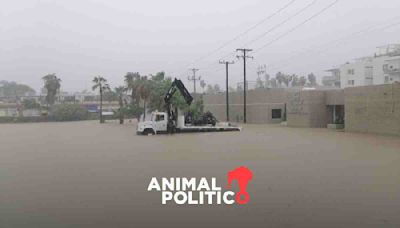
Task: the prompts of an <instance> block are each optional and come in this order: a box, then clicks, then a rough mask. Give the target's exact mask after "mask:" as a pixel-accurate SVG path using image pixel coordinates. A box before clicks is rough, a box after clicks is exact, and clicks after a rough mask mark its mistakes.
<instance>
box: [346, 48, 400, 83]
mask: <svg viewBox="0 0 400 228" xmlns="http://www.w3.org/2000/svg"><path fill="white" fill-rule="evenodd" d="M339 75H340V76H339V77H340V87H341V88H346V87H354V86H367V85H380V84H391V83H394V82H400V44H391V45H386V46H382V47H378V51H377V53H375V55H374V56H370V57H363V58H358V59H356V60H355V61H354V62H351V63H346V64H343V65H342V66H340V67H339Z"/></svg>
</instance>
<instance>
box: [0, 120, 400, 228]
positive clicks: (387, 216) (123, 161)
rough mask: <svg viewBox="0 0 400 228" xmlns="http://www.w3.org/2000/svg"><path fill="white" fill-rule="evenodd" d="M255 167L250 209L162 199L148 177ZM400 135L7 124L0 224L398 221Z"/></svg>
mask: <svg viewBox="0 0 400 228" xmlns="http://www.w3.org/2000/svg"><path fill="white" fill-rule="evenodd" d="M239 166H246V167H248V168H250V169H251V170H252V171H253V174H254V176H253V180H252V181H251V182H250V183H249V185H248V188H247V190H248V192H249V194H250V196H251V200H250V202H249V203H248V204H246V205H237V204H236V205H174V204H169V205H161V200H160V197H161V196H160V194H159V193H158V192H147V187H148V184H149V182H150V179H151V177H207V178H209V177H216V178H217V180H218V181H219V184H220V185H221V186H226V184H227V172H228V171H230V170H232V169H234V168H237V167H239ZM399 214H400V138H399V137H390V136H377V135H367V134H355V133H345V132H336V131H333V130H328V129H298V128H286V127H282V126H279V125H246V126H244V130H243V131H242V132H223V133H192V134H177V135H172V136H171V135H160V136H138V135H136V132H135V124H134V123H128V124H126V125H119V124H117V123H116V122H109V123H106V124H103V125H100V124H98V123H97V122H91V121H90V122H72V123H40V124H38V123H35V124H2V125H0V227H2V228H8V227H12V228H14V227H40V228H45V227H52V228H53V227H96V228H101V227H400V217H399V216H398V215H399Z"/></svg>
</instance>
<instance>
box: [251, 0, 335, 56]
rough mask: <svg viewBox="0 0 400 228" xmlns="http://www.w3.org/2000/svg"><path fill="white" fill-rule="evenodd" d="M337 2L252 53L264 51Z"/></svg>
mask: <svg viewBox="0 0 400 228" xmlns="http://www.w3.org/2000/svg"><path fill="white" fill-rule="evenodd" d="M338 2H339V0H335V1H334V2H333V3H331V4H329V5H328V6H326V7H324V8H323V9H322V10H320V11H318V12H317V13H316V14H313V15H312V16H311V17H309V18H307V19H306V20H305V21H303V22H301V23H300V24H298V25H296V26H295V27H293V28H291V29H290V30H288V31H286V32H285V33H283V34H282V35H280V36H278V37H277V38H276V39H273V40H272V41H270V42H268V43H267V44H265V45H263V46H261V47H259V48H258V49H257V50H256V51H254V53H257V52H259V51H260V50H261V49H264V48H266V47H268V46H270V45H271V44H273V43H275V42H276V41H279V40H280V39H282V38H283V37H285V36H287V35H288V34H290V33H292V32H294V31H296V30H297V29H298V28H300V27H301V26H303V25H304V24H306V23H307V22H309V21H311V20H312V19H314V18H316V17H318V16H319V15H321V14H322V13H323V12H325V11H326V10H328V9H330V8H331V7H333V6H334V5H336V4H337V3H338Z"/></svg>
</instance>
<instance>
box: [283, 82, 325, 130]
mask: <svg viewBox="0 0 400 228" xmlns="http://www.w3.org/2000/svg"><path fill="white" fill-rule="evenodd" d="M325 100H326V92H325V91H321V90H310V91H299V92H290V93H288V95H287V125H288V126H289V127H315V128H324V127H326V126H327V124H328V123H329V122H330V121H331V119H332V118H331V115H332V114H331V113H330V111H329V109H328V107H327V105H326V104H325V102H326V101H325Z"/></svg>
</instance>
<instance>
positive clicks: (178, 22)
mask: <svg viewBox="0 0 400 228" xmlns="http://www.w3.org/2000/svg"><path fill="white" fill-rule="evenodd" d="M291 1H292V0H246V1H244V0H201V1H200V0H196V1H194V0H146V1H137V0H113V1H109V0H64V1H61V0H59V1H56V0H53V1H50V0H42V1H39V0H10V1H8V0H0V3H1V7H0V80H13V81H17V82H20V83H26V84H30V85H32V86H33V87H34V88H35V89H37V90H38V89H39V88H41V86H42V81H41V77H42V76H44V75H46V74H48V73H56V74H57V76H59V77H60V78H61V79H62V90H64V91H70V92H74V91H81V90H83V89H89V88H90V87H91V79H92V78H93V76H95V75H102V76H104V77H106V78H107V79H108V80H109V81H110V84H111V85H112V86H113V87H115V86H118V85H121V84H122V83H123V76H124V74H125V73H126V72H140V73H141V74H142V75H148V74H154V73H156V72H158V71H165V72H166V73H167V75H168V76H171V77H180V78H182V79H185V80H184V82H185V84H187V85H188V87H189V88H190V89H191V88H192V86H191V85H190V86H189V82H188V81H187V76H188V75H189V73H190V72H189V71H188V68H190V67H196V68H199V69H200V71H199V72H198V74H199V75H201V76H202V78H203V79H204V80H205V81H206V83H212V84H214V83H219V84H221V85H223V82H224V80H225V73H224V67H223V66H222V65H219V64H218V60H219V59H221V58H222V57H225V59H226V60H234V54H233V53H232V51H234V50H235V49H236V48H240V47H243V45H244V44H246V43H249V42H250V41H252V40H254V39H255V38H258V37H261V38H260V39H258V40H257V41H256V42H252V43H250V44H249V45H247V46H246V48H253V49H254V50H255V53H254V60H249V63H248V80H252V81H255V80H256V78H257V74H256V68H257V66H258V65H261V64H262V65H263V64H266V65H267V71H268V72H269V73H270V74H272V75H274V74H275V73H276V72H277V71H283V72H286V73H296V74H299V75H306V74H307V73H309V72H314V73H316V74H317V76H318V77H322V76H324V75H326V74H327V73H325V72H324V70H326V69H329V68H331V67H334V66H338V65H340V64H343V63H345V62H346V61H350V60H352V59H354V58H357V57H362V56H364V55H372V54H373V53H374V52H375V48H376V47H377V46H380V45H385V44H388V43H400V24H399V25H393V24H395V23H396V22H398V23H400V15H399V9H400V1H398V0H339V2H338V3H337V4H335V5H334V6H333V7H331V8H329V9H328V10H326V11H325V12H323V13H322V14H320V15H319V16H317V17H315V18H314V19H312V20H310V21H309V22H307V23H306V24H304V25H302V26H299V27H297V25H299V24H301V23H302V22H303V21H305V20H307V19H308V18H310V17H311V16H313V15H314V14H316V13H317V12H319V11H320V10H322V9H323V8H324V7H327V6H328V5H330V4H331V3H332V2H335V0H296V1H294V3H292V4H291V5H290V6H289V7H287V8H286V9H285V10H283V11H281V12H280V13H279V14H277V15H276V16H274V17H272V18H270V19H268V20H266V21H265V22H264V23H262V24H260V25H259V26H257V27H256V28H255V29H253V30H251V31H249V32H248V33H246V34H245V35H243V36H241V37H239V38H238V39H236V40H235V41H234V42H231V43H229V44H228V45H226V46H225V47H224V48H222V49H221V50H219V51H216V52H214V53H213V54H211V55H209V53H212V52H213V51H214V50H216V49H217V48H218V47H220V46H221V45H224V44H225V43H226V42H228V41H230V40H232V39H233V38H235V37H237V35H239V34H242V33H243V32H244V31H246V30H248V29H249V28H251V27H252V26H254V25H256V24H257V23H259V22H260V21H262V20H263V19H265V18H267V17H268V16H269V15H271V14H273V13H274V12H276V11H277V10H278V9H280V8H282V7H283V6H285V5H287V4H288V3H289V2H291ZM314 1H315V3H313V2H314ZM308 5H309V7H308V8H307V9H306V10H304V11H303V12H302V13H300V14H298V15H297V16H296V17H294V18H293V19H292V20H289V21H288V22H287V23H284V24H282V25H281V26H279V27H278V26H277V25H278V24H280V23H282V22H283V21H286V20H287V18H290V17H292V15H294V14H296V13H297V12H299V10H301V9H303V8H305V7H306V6H308ZM274 27H276V29H272V28H274ZM294 27H297V29H296V30H293V32H291V33H288V32H289V31H291V30H292V28H294ZM269 30H272V31H271V32H269V33H268V34H267V35H265V36H261V34H263V33H265V32H266V31H269ZM360 31H362V32H360ZM357 32H360V33H357ZM284 34H287V35H284ZM279 37H281V38H279ZM278 38H279V39H278ZM342 38H343V39H342ZM338 40H340V42H334V41H338ZM266 44H269V45H267V46H266V47H265V48H262V49H260V47H262V46H263V45H266ZM250 54H252V53H250ZM205 56H206V57H205ZM203 57H204V58H203ZM201 58H202V59H201ZM198 59H201V60H200V61H196V62H193V61H195V60H198ZM235 60H236V59H235ZM230 72H231V80H230V84H231V85H232V86H236V83H237V82H239V81H242V80H243V73H242V72H243V63H242V61H236V64H235V65H234V66H232V68H231V70H230Z"/></svg>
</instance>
